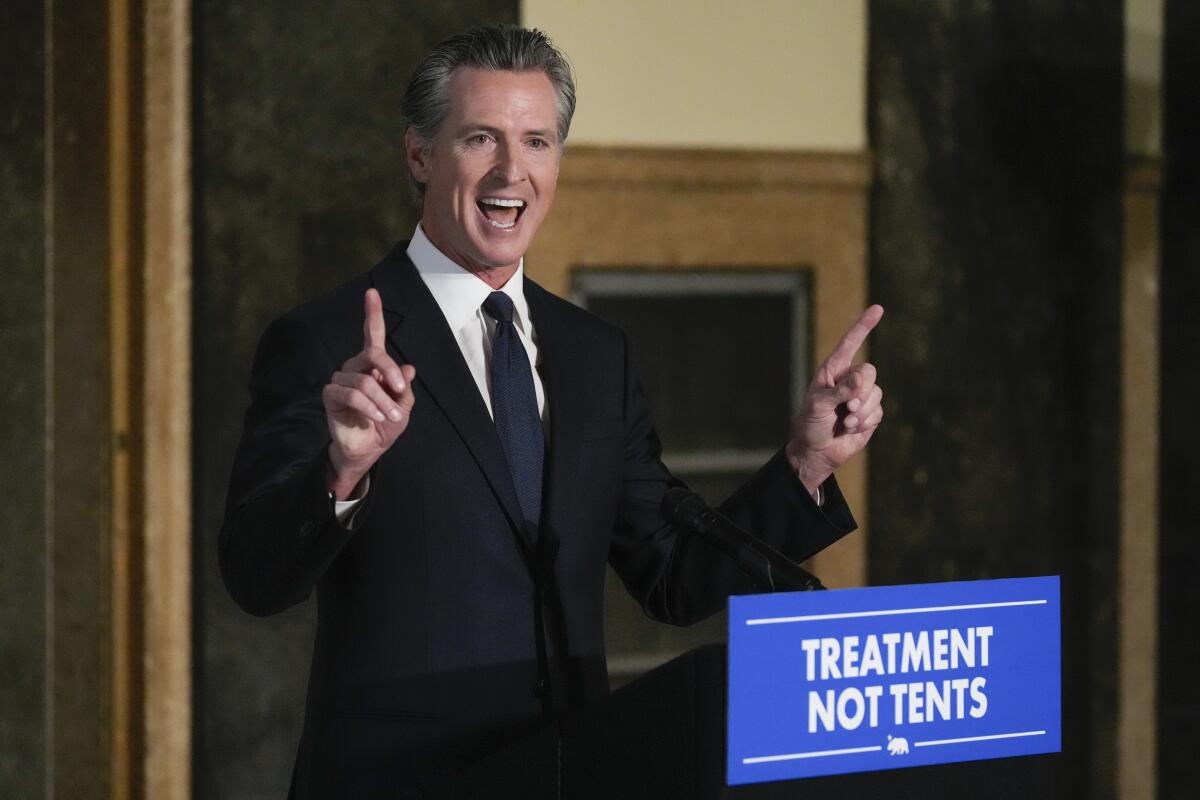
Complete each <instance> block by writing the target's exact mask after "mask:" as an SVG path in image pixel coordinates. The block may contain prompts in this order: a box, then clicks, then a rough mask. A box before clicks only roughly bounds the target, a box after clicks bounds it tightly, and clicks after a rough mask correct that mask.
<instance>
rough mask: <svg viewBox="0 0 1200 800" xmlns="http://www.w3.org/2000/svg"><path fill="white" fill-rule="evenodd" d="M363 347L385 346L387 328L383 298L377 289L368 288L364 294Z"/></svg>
mask: <svg viewBox="0 0 1200 800" xmlns="http://www.w3.org/2000/svg"><path fill="white" fill-rule="evenodd" d="M363 315H364V320H363V349H364V350H365V349H367V348H369V347H380V348H382V347H385V340H386V338H387V330H386V328H384V325H383V300H382V299H380V297H379V291H378V290H377V289H367V292H366V294H365V295H363Z"/></svg>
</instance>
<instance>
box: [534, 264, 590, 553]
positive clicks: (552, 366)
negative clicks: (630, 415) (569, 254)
mask: <svg viewBox="0 0 1200 800" xmlns="http://www.w3.org/2000/svg"><path fill="white" fill-rule="evenodd" d="M525 298H526V300H528V301H529V312H530V316H531V317H532V319H533V325H534V329H535V330H536V331H537V345H538V352H539V353H540V354H541V361H542V368H541V375H542V382H543V384H544V386H545V389H546V402H547V404H548V405H549V407H550V452H549V459H548V461H547V464H546V473H545V487H544V489H543V492H544V493H545V496H546V500H545V502H544V506H543V510H542V528H543V531H544V532H545V531H551V532H555V533H557V534H558V535H560V536H561V535H562V533H563V532H564V531H566V530H568V517H569V514H570V510H571V498H572V484H573V481H574V476H575V474H576V472H577V467H578V464H577V463H576V461H575V459H576V457H577V456H578V454H579V450H580V446H581V445H580V438H581V432H580V423H581V421H582V417H581V415H582V402H581V401H582V398H580V396H579V392H580V391H582V389H581V388H580V387H582V386H583V385H584V383H583V382H582V381H581V380H576V378H575V370H577V369H581V368H582V367H583V365H584V363H585V362H584V361H583V359H582V358H581V354H579V353H577V352H575V348H574V347H573V346H572V342H573V341H574V340H573V338H572V337H571V335H570V331H569V330H568V328H567V326H566V325H565V324H564V321H563V320H562V318H561V317H560V316H559V314H557V313H556V309H555V308H554V304H553V302H552V297H551V296H550V294H549V293H548V292H547V291H546V290H545V289H543V288H542V287H540V286H538V285H537V284H536V283H534V282H533V281H531V280H530V279H529V277H528V276H526V278H525Z"/></svg>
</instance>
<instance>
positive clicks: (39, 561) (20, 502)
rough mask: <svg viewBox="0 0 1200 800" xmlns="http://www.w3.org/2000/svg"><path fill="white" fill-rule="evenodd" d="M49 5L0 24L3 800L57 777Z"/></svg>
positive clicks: (16, 8) (30, 6)
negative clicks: (52, 670) (48, 485)
mask: <svg viewBox="0 0 1200 800" xmlns="http://www.w3.org/2000/svg"><path fill="white" fill-rule="evenodd" d="M41 11H42V4H41V2H34V1H33V0H21V2H17V3H15V4H14V5H13V6H10V7H9V8H8V9H7V10H6V11H5V17H6V22H5V24H3V25H0V76H2V77H0V81H2V83H0V85H2V86H3V91H0V119H3V120H4V121H5V124H4V125H2V126H0V265H3V266H2V267H0V270H2V272H3V287H4V288H3V290H0V371H2V372H3V375H4V376H5V380H4V383H5V386H4V391H0V419H3V420H18V419H19V420H24V422H23V424H19V425H16V424H4V425H0V453H3V454H4V458H2V459H0V481H2V482H3V484H4V485H5V486H6V487H8V488H7V490H6V492H5V494H6V495H7V497H8V499H7V500H6V502H5V506H6V511H5V514H4V518H3V522H0V550H3V552H4V557H3V558H0V675H4V676H6V680H5V683H6V684H7V685H5V686H4V687H2V688H0V795H4V796H6V797H30V798H35V797H40V796H41V795H42V788H43V783H44V780H45V774H44V773H45V767H46V764H45V747H44V745H43V738H44V736H45V733H46V727H45V713H44V704H45V683H44V680H43V675H44V673H45V669H46V653H45V650H44V641H45V636H46V628H45V624H46V620H45V615H44V609H45V600H46V593H45V572H44V564H45V560H46V546H47V543H46V539H45V537H44V536H42V535H39V533H40V531H41V530H42V527H43V510H44V493H45V484H44V482H43V475H44V472H45V460H44V453H45V449H44V447H43V441H44V436H45V418H44V416H43V414H42V413H41V412H42V409H43V407H44V395H43V393H44V388H45V372H44V364H43V360H42V358H41V353H42V352H43V350H44V346H45V330H44V324H43V319H44V313H45V306H44V302H43V295H44V289H43V282H42V274H43V267H44V262H43V236H44V232H45V228H44V221H43V213H42V210H43V206H44V202H45V196H44V193H43V185H44V183H45V173H44V165H43V161H44V154H45V145H46V143H45V137H44V134H43V126H44V117H45V102H46V98H45V87H44V85H43V83H42V63H43V57H44V56H43V35H42V34H43V30H44V28H43V20H42V14H41Z"/></svg>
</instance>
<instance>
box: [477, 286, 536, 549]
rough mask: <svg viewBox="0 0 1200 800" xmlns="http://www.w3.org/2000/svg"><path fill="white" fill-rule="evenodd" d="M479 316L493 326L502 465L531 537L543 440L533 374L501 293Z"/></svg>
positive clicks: (494, 394)
mask: <svg viewBox="0 0 1200 800" xmlns="http://www.w3.org/2000/svg"><path fill="white" fill-rule="evenodd" d="M483 310H484V311H485V312H487V315H488V316H490V317H491V318H492V319H494V320H496V334H495V336H493V337H492V416H493V418H494V419H495V420H496V433H498V434H499V435H500V444H501V446H503V448H504V455H505V457H506V458H507V459H508V470H509V472H510V473H511V474H512V479H513V485H514V486H515V487H516V490H517V501H518V502H519V503H520V504H521V513H522V514H523V515H524V517H525V522H526V523H527V524H528V525H529V526H531V531H532V532H534V533H535V534H536V532H537V529H538V523H539V522H540V521H541V518H542V462H543V461H544V459H545V447H546V445H545V438H544V436H543V434H542V418H541V415H540V414H539V413H538V404H537V395H536V394H535V393H534V388H533V371H532V370H531V369H530V366H529V356H528V355H527V354H526V352H525V347H524V345H522V344H521V339H520V338H519V337H518V336H517V329H516V327H515V326H514V325H513V321H512V319H513V303H512V300H511V299H510V298H509V296H508V295H506V294H505V293H504V292H492V293H491V295H489V296H488V299H487V300H484V301H483Z"/></svg>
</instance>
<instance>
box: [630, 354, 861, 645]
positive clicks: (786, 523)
mask: <svg viewBox="0 0 1200 800" xmlns="http://www.w3.org/2000/svg"><path fill="white" fill-rule="evenodd" d="M624 405H625V407H624V414H623V416H624V421H625V461H624V478H623V486H622V495H621V501H620V507H619V509H618V513H617V522H616V527H615V530H614V532H613V538H612V543H611V546H610V549H609V563H610V564H612V566H613V568H614V569H615V570H616V572H617V574H618V575H619V576H620V578H621V580H622V582H623V583H624V584H625V587H626V588H627V589H628V590H629V592H630V594H632V595H633V596H634V598H635V599H637V600H638V602H639V603H641V605H642V608H643V609H644V610H645V611H646V613H647V614H649V615H650V616H651V617H653V618H655V619H658V620H661V621H663V622H669V623H672V624H675V625H690V624H692V623H694V622H699V621H700V620H702V619H704V618H706V617H708V616H710V615H711V614H713V613H715V612H717V611H719V610H720V609H721V608H723V607H724V604H725V599H726V598H727V597H728V596H729V595H732V594H752V593H754V592H756V591H757V589H756V588H755V586H754V584H753V582H751V581H750V579H749V578H747V577H746V576H745V575H743V574H742V573H741V571H740V570H739V569H738V568H737V566H736V564H734V563H733V562H732V561H731V560H730V559H728V558H726V557H725V556H723V555H722V554H720V553H719V552H717V551H716V550H715V549H713V548H712V547H711V546H709V545H708V544H707V543H705V542H703V541H696V540H694V539H692V538H690V537H688V536H686V535H682V534H680V533H679V531H677V530H675V529H674V528H673V527H672V526H671V525H669V524H667V523H666V522H665V521H664V520H663V517H662V513H661V511H660V510H659V506H660V504H661V503H662V498H663V495H664V494H665V493H666V491H667V489H669V488H671V487H673V486H682V485H683V483H682V482H681V481H679V480H678V479H677V478H675V477H674V476H672V475H671V473H670V472H669V471H668V470H667V468H666V466H665V465H664V464H663V463H662V459H661V456H662V445H661V443H660V441H659V439H658V434H657V433H656V432H655V430H654V423H653V420H652V419H651V415H650V409H649V407H648V406H647V404H646V399H645V397H644V395H643V393H642V387H641V383H640V381H639V379H638V377H637V374H636V371H635V370H634V369H633V366H632V364H631V361H630V358H629V349H628V346H626V351H625V399H624ZM823 486H824V490H825V503H824V505H823V506H821V507H818V506H817V504H816V502H815V501H814V500H813V498H812V497H811V496H810V495H809V493H808V492H807V491H806V490H805V489H804V486H803V485H802V484H801V483H800V481H799V479H798V478H797V477H796V475H795V474H794V473H793V472H792V470H791V465H790V464H789V463H788V460H787V457H786V456H785V455H784V453H783V450H782V448H781V449H780V450H779V451H778V452H777V453H776V454H775V455H774V456H773V457H772V458H771V459H770V460H769V461H768V462H767V463H766V464H765V465H764V466H763V467H762V468H761V469H759V470H758V472H757V473H755V474H754V476H752V477H751V478H750V480H749V481H747V482H746V483H745V484H744V485H743V486H742V487H741V488H739V489H738V490H737V491H736V492H735V493H734V494H733V495H732V496H731V497H729V498H728V499H727V500H725V502H723V503H721V505H720V506H719V510H720V512H721V513H722V514H724V515H725V516H727V517H729V518H730V520H732V521H733V522H734V523H735V524H737V525H738V526H739V527H740V528H742V529H743V530H746V531H748V532H750V533H752V534H754V535H756V536H758V537H759V538H761V539H763V540H764V541H766V542H768V543H769V544H771V545H772V546H773V547H775V548H776V549H778V550H780V551H782V552H783V553H785V554H786V555H787V556H789V557H790V558H792V559H793V560H795V561H803V560H804V559H806V558H809V557H810V556H812V555H814V554H815V553H817V552H819V551H821V550H822V549H824V548H825V547H827V546H829V545H830V544H832V543H833V542H835V541H837V540H838V539H840V538H841V537H842V536H845V535H846V534H847V533H850V532H851V531H853V530H854V529H855V528H856V527H857V524H856V523H855V521H854V517H853V516H852V515H851V513H850V509H849V508H848V507H847V506H846V501H845V499H844V498H843V496H842V493H841V491H840V490H839V488H838V485H837V481H836V480H835V479H833V478H832V477H831V478H830V479H829V480H828V481H826V483H825V484H823Z"/></svg>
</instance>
